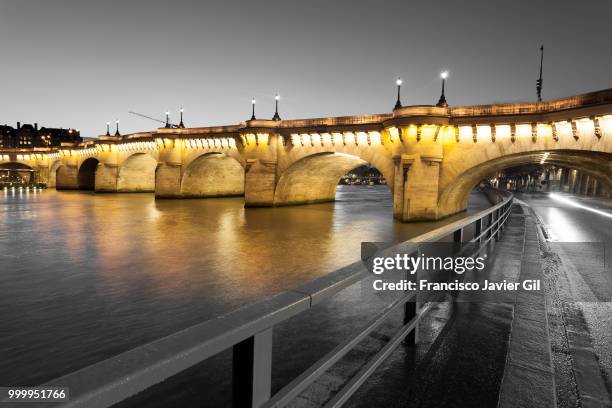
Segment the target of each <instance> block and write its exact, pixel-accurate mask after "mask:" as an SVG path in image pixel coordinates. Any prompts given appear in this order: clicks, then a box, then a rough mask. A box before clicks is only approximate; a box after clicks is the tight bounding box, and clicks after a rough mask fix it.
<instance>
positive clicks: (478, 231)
mask: <svg viewBox="0 0 612 408" xmlns="http://www.w3.org/2000/svg"><path fill="white" fill-rule="evenodd" d="M481 233H482V218H479V219H478V221H476V231H475V232H474V237H478V238H477V239H476V242H477V243H479V244H480V243H481V242H482V238H480V237H479V235H480V234H481Z"/></svg>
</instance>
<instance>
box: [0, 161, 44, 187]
mask: <svg viewBox="0 0 612 408" xmlns="http://www.w3.org/2000/svg"><path fill="white" fill-rule="evenodd" d="M35 179H36V177H35V173H34V168H33V167H32V166H31V165H29V164H26V163H23V162H21V161H8V162H3V163H0V182H26V183H31V182H34V181H36V180H35Z"/></svg>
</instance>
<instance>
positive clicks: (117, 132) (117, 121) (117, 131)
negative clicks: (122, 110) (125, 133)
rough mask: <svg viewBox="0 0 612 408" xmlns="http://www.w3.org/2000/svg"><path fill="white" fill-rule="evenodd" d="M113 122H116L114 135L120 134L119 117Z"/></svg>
mask: <svg viewBox="0 0 612 408" xmlns="http://www.w3.org/2000/svg"><path fill="white" fill-rule="evenodd" d="M115 123H116V124H117V130H116V131H115V136H121V134H120V133H119V119H117V120H116V121H115Z"/></svg>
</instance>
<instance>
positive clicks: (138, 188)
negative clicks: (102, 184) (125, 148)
mask: <svg viewBox="0 0 612 408" xmlns="http://www.w3.org/2000/svg"><path fill="white" fill-rule="evenodd" d="M156 168H157V160H155V159H154V158H153V157H152V156H151V155H150V154H147V153H140V152H139V153H134V154H132V155H130V156H129V157H127V158H126V159H125V160H124V161H123V162H122V163H121V165H120V166H119V171H118V175H117V191H118V192H153V191H155V169H156Z"/></svg>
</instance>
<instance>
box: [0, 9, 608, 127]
mask: <svg viewBox="0 0 612 408" xmlns="http://www.w3.org/2000/svg"><path fill="white" fill-rule="evenodd" d="M0 39H1V40H0V56H1V57H2V64H1V65H2V67H1V68H0V72H1V80H0V86H1V93H0V123H8V124H12V125H14V124H15V122H17V121H21V122H22V123H24V122H25V123H33V122H38V123H39V125H40V126H56V127H60V126H61V127H75V128H80V129H81V133H82V135H83V136H89V137H91V136H96V135H98V134H101V133H104V131H105V123H106V122H107V121H114V120H115V118H119V119H120V120H121V130H122V131H123V132H135V131H143V130H151V129H154V128H156V127H157V124H156V122H152V121H149V120H147V119H142V118H138V117H136V116H132V115H129V114H128V111H129V110H134V111H137V112H142V113H144V114H147V115H151V116H155V117H159V118H163V113H164V111H166V110H170V111H171V112H172V113H173V114H174V115H173V116H174V117H173V119H176V114H177V113H178V109H179V107H180V106H181V105H183V106H184V108H185V121H186V124H187V125H188V126H208V125H219V124H234V123H238V122H241V121H244V120H246V119H248V118H249V117H250V109H251V106H250V100H251V97H252V96H255V97H256V98H257V100H258V104H257V114H258V115H257V116H258V117H271V116H272V114H273V105H274V94H275V93H276V92H277V91H278V92H279V93H280V94H281V97H282V100H281V107H280V114H281V117H283V118H287V119H290V118H304V117H320V116H338V115H353V114H366V113H382V112H389V111H390V110H391V108H392V107H393V105H394V102H395V85H394V81H395V78H396V77H397V76H398V75H399V76H401V77H402V78H403V79H404V86H403V88H402V95H403V98H402V101H403V103H404V104H405V105H408V104H433V103H435V102H436V101H437V99H438V96H439V88H440V81H439V72H440V71H441V70H442V69H448V70H449V71H450V76H449V79H448V82H447V99H448V102H449V103H450V104H451V105H458V104H484V103H492V102H501V101H519V100H521V101H524V100H534V99H535V97H536V94H535V81H536V79H537V76H538V64H539V46H540V44H541V43H543V44H544V46H545V57H544V92H543V94H544V95H543V96H544V98H545V99H549V98H557V97H563V96H568V95H572V94H576V93H583V92H588V91H592V90H597V89H604V88H609V87H611V86H612V75H611V72H612V2H610V1H607V0H599V1H595V0H581V1H541V0H540V1H533V0H531V1H491V0H482V1H456V0H455V1H447V2H446V1H441V0H436V1H426V2H425V1H423V2H416V1H415V2H409V1H382V0H378V1H369V2H366V1H356V0H352V1H336V0H334V1H330V0H327V1H319V0H308V1H301V2H297V1H291V0H284V1H248V0H244V1H231V0H223V1H219V2H212V1H211V2H206V1H176V0H165V1H156V0H154V1H151V0H150V1H109V0H105V1H85V0H74V1H72V0H40V1H34V0H0Z"/></svg>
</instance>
